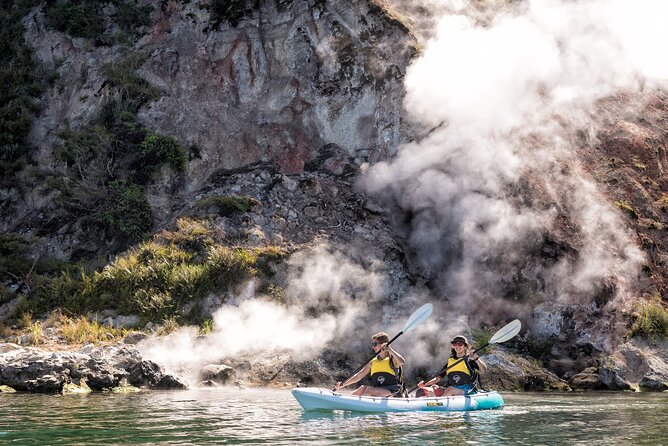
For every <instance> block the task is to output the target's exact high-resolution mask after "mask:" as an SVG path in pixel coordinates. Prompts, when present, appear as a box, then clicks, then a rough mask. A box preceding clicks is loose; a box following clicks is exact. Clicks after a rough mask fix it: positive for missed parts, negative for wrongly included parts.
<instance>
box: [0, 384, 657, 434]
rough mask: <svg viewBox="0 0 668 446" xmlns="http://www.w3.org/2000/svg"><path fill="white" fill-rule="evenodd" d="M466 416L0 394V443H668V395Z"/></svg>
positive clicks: (273, 402) (552, 399)
mask: <svg viewBox="0 0 668 446" xmlns="http://www.w3.org/2000/svg"><path fill="white" fill-rule="evenodd" d="M504 399H505V401H506V406H505V407H504V408H502V409H498V410H489V411H481V412H468V413H436V412H416V413H388V414H359V413H350V412H333V413H313V412H304V411H303V410H302V409H301V407H300V406H299V404H298V403H297V402H296V401H295V400H294V399H293V398H292V395H291V394H290V392H289V391H287V390H260V389H250V390H236V389H206V390H187V391H173V392H141V393H134V394H100V393H95V394H89V395H67V396H58V395H30V394H0V444H10V443H11V444H21V445H23V444H36V445H45V444H68V445H71V444H81V445H84V444H85V445H91V444H105V445H108V444H193V445H204V444H275V445H294V444H317V445H334V444H407V445H408V444H415V445H423V444H439V445H441V444H444V445H447V444H452V445H465V444H472V445H498V444H508V445H573V444H583V445H584V444H586V445H617V444H623V445H636V444H638V445H668V393H652V394H649V393H643V394H630V393H628V394H627V393H624V394H623V393H588V394H581V393H575V394H536V393H534V394H526V393H522V394H504Z"/></svg>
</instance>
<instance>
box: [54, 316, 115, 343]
mask: <svg viewBox="0 0 668 446" xmlns="http://www.w3.org/2000/svg"><path fill="white" fill-rule="evenodd" d="M60 323H61V327H60V332H61V335H62V336H63V338H64V339H65V341H67V342H68V343H69V344H91V343H92V344H100V343H103V342H115V341H120V340H121V339H123V338H124V337H125V336H126V335H127V330H123V329H118V328H111V327H107V326H106V325H103V324H100V323H99V322H97V321H93V322H91V321H89V320H88V318H86V317H85V316H79V317H77V318H74V319H71V318H69V317H67V316H61V317H60Z"/></svg>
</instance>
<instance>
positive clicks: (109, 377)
mask: <svg viewBox="0 0 668 446" xmlns="http://www.w3.org/2000/svg"><path fill="white" fill-rule="evenodd" d="M0 386H8V387H10V388H12V389H14V390H16V391H25V392H32V393H85V392H89V391H113V390H115V389H119V388H127V387H136V388H147V389H161V390H162V389H186V388H187V385H186V384H185V383H183V382H182V381H181V380H180V379H179V378H178V377H175V376H173V375H170V374H167V373H165V372H164V369H163V368H162V366H160V365H159V364H156V363H155V362H153V361H149V360H146V359H143V358H142V357H141V355H140V353H139V352H138V351H137V349H135V348H134V347H133V346H128V345H111V346H99V347H96V346H93V345H87V346H84V347H82V348H80V349H79V350H78V351H56V352H51V351H45V350H42V349H39V348H35V347H22V346H19V345H16V344H9V343H5V344H0Z"/></svg>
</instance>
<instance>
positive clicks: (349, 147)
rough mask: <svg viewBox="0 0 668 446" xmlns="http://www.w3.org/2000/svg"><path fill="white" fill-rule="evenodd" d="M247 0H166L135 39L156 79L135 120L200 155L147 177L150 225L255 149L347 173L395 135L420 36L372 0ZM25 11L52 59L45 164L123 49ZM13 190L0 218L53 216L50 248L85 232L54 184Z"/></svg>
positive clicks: (41, 137)
mask: <svg viewBox="0 0 668 446" xmlns="http://www.w3.org/2000/svg"><path fill="white" fill-rule="evenodd" d="M248 3H249V4H250V3H252V7H251V8H250V9H248V10H246V13H245V15H244V16H243V17H241V18H239V19H238V20H236V19H235V20H233V21H231V22H230V21H229V20H225V19H224V18H218V20H217V23H215V24H214V21H216V17H214V15H213V14H212V13H210V12H209V10H208V9H207V7H205V5H204V4H203V3H201V2H172V1H170V2H163V5H162V7H155V8H154V9H153V11H154V12H153V17H152V26H151V27H150V28H149V29H148V30H147V33H146V34H145V36H144V37H143V38H142V39H141V40H139V41H138V42H136V43H135V45H134V47H133V48H132V51H131V52H132V54H134V55H142V56H144V57H145V60H144V62H143V64H142V65H141V67H140V68H139V70H138V71H137V73H138V74H140V75H141V76H142V77H143V78H145V79H146V80H148V81H149V83H150V84H151V85H152V86H154V87H157V88H158V89H159V90H160V92H161V93H160V95H161V96H160V99H158V100H157V101H154V102H149V103H147V104H145V106H144V107H143V108H142V109H140V111H139V115H138V118H139V120H140V121H141V122H142V123H143V124H144V125H145V126H146V127H147V128H149V129H151V131H154V132H157V133H160V134H165V135H169V136H173V137H174V138H176V140H177V141H179V142H180V143H181V144H183V145H184V146H192V145H195V146H197V147H198V152H199V154H200V156H201V158H199V159H193V160H191V161H190V162H189V163H187V165H186V171H185V172H184V174H183V175H182V176H180V177H179V178H173V177H172V176H170V175H166V176H165V177H164V178H162V179H161V180H160V181H159V183H158V184H156V185H155V186H154V187H152V188H151V190H149V191H147V193H148V195H149V200H150V202H151V204H152V208H153V209H152V210H153V214H154V217H155V218H156V220H157V221H156V223H157V225H161V224H163V223H165V222H166V221H169V220H171V219H172V218H173V217H174V216H175V214H174V211H175V210H178V208H179V207H180V205H181V204H182V203H184V202H188V201H190V200H191V199H192V197H193V194H195V193H197V192H201V191H202V188H207V187H208V186H209V185H210V184H211V182H212V181H214V180H215V179H216V178H219V177H220V176H221V172H222V175H225V172H229V171H232V170H235V169H244V168H247V167H249V166H253V165H258V163H259V164H260V165H263V166H264V167H265V168H268V169H270V170H275V171H278V172H281V173H284V174H299V173H302V172H304V171H305V170H307V169H308V166H309V163H312V162H314V161H315V162H317V163H316V166H318V167H320V165H321V164H322V165H323V166H325V167H326V169H327V170H328V171H330V172H334V173H335V174H338V175H340V174H350V173H351V164H350V161H351V160H352V161H354V164H353V166H354V167H358V166H359V165H360V164H362V163H363V162H366V161H373V160H377V159H383V158H385V157H387V156H388V155H390V154H393V153H395V151H396V149H397V146H398V144H399V142H400V138H401V125H400V123H401V119H402V99H403V96H404V87H403V77H404V74H405V70H406V67H407V65H408V63H409V61H410V58H411V57H412V55H413V54H414V51H415V46H416V40H415V38H414V37H413V36H412V35H411V34H410V32H409V30H408V29H407V28H406V27H405V26H404V25H403V24H402V23H401V22H400V21H399V20H397V19H393V18H391V17H390V15H389V14H388V13H387V11H386V10H385V9H384V8H382V7H380V6H379V3H380V2H376V1H374V0H366V1H352V0H336V1H327V2H322V1H314V0H311V1H291V2H280V3H275V2H248ZM209 9H210V8H209ZM24 23H25V27H26V41H28V42H30V44H31V45H32V46H33V48H34V50H35V54H36V57H37V59H38V60H39V62H40V63H41V64H42V65H43V66H45V67H46V68H48V69H50V70H53V71H54V72H55V73H57V79H56V81H55V84H54V86H53V87H52V88H50V89H48V91H47V92H46V93H45V96H44V98H43V101H42V105H43V109H42V111H41V114H40V116H39V119H37V120H36V121H35V122H34V125H33V128H32V131H31V134H30V142H31V143H32V144H33V145H35V146H36V147H37V148H38V150H39V155H38V156H36V157H35V158H36V159H37V160H39V163H40V168H43V169H45V170H54V169H55V168H56V164H57V163H56V160H55V159H54V156H53V150H52V148H53V145H54V144H56V143H57V142H58V141H59V137H58V132H60V131H62V130H65V129H67V128H68V127H69V128H71V129H77V128H79V127H81V126H82V125H84V124H86V123H87V122H89V121H90V120H91V119H92V118H93V117H94V116H96V115H97V113H98V112H99V111H100V109H101V107H102V105H103V104H104V103H105V102H106V101H107V100H108V99H109V98H110V97H111V96H110V95H112V89H111V87H110V82H109V80H108V78H107V75H106V74H105V67H107V66H109V65H110V64H111V65H115V64H121V63H122V61H123V60H125V58H126V57H127V54H128V50H127V48H126V49H124V48H122V47H120V46H112V47H106V46H102V47H98V46H92V45H90V42H87V41H86V40H84V39H74V38H70V37H68V36H67V35H65V34H62V33H59V32H56V31H53V30H51V29H49V28H48V27H47V26H46V20H45V17H44V13H43V10H42V8H36V9H35V10H33V12H32V13H31V14H30V15H29V16H27V17H26V18H25V20H24ZM342 156H343V158H342ZM311 169H313V166H312V167H311ZM26 192H27V191H26ZM15 193H16V191H14V192H13V194H14V195H12V196H11V197H9V198H10V200H11V201H13V202H14V206H13V207H12V212H10V213H7V214H6V215H4V216H3V218H2V219H1V220H2V221H1V222H0V228H4V229H5V230H7V229H8V228H17V227H21V228H28V227H35V226H37V227H39V226H40V225H41V224H46V223H45V222H46V221H50V223H49V225H56V226H58V225H60V226H59V227H57V228H51V229H50V230H49V231H43V232H44V237H45V244H48V245H49V248H48V249H49V250H50V251H51V252H53V254H54V255H56V256H58V257H61V258H69V257H70V256H71V255H72V252H74V251H76V245H77V244H81V243H85V242H84V241H83V240H82V237H81V236H80V234H77V232H76V229H75V228H71V227H69V226H68V225H67V224H65V222H61V223H58V221H56V220H55V219H53V218H52V216H51V217H49V215H48V212H49V209H50V208H51V207H52V206H53V204H52V198H53V197H50V198H46V197H44V196H43V193H42V195H40V194H34V196H32V194H31V193H29V192H27V193H28V195H30V197H28V199H26V197H24V198H23V199H19V197H17V196H15ZM40 222H41V223H40ZM49 238H53V240H52V242H51V243H49V241H48V239H49ZM87 243H88V244H90V241H88V242H87ZM84 248H85V250H86V251H94V250H95V249H94V247H92V246H85V247H84Z"/></svg>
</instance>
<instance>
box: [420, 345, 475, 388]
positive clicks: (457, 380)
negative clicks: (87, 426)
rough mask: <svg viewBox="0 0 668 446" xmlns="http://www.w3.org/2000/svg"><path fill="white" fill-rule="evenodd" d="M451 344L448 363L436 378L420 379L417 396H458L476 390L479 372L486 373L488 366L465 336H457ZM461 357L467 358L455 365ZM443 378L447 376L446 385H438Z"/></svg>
mask: <svg viewBox="0 0 668 446" xmlns="http://www.w3.org/2000/svg"><path fill="white" fill-rule="evenodd" d="M450 344H451V345H452V349H451V350H450V358H449V359H448V363H447V364H446V365H444V366H443V368H442V369H441V370H440V371H439V372H438V373H437V374H436V377H435V378H432V379H430V380H429V381H427V382H424V381H420V382H419V383H418V389H417V391H416V392H415V396H432V395H433V396H456V395H465V394H469V393H472V392H473V391H474V388H475V380H476V376H477V374H478V372H479V371H480V372H483V373H484V372H485V370H487V366H486V365H485V363H484V362H482V359H480V358H479V357H478V355H477V354H475V352H474V350H473V349H472V348H471V347H470V345H469V341H468V339H466V337H465V336H462V335H457V336H455V337H454V338H452V341H451V342H450ZM461 358H465V359H464V360H463V361H460V362H459V363H458V364H456V365H453V364H455V363H456V362H457V361H458V360H459V359H461ZM443 378H447V384H446V387H441V386H438V385H437V383H438V382H439V381H441V380H442V379H443Z"/></svg>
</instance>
